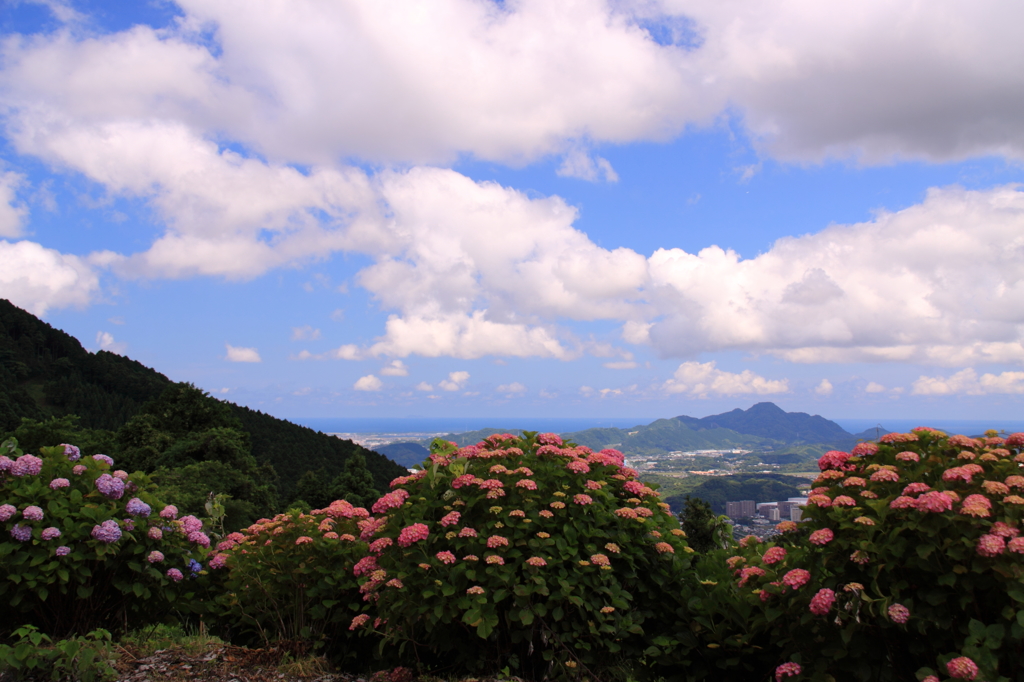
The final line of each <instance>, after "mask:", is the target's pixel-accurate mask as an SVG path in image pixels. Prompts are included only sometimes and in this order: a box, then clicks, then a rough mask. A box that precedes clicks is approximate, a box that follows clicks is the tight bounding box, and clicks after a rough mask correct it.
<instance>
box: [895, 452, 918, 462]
mask: <svg viewBox="0 0 1024 682" xmlns="http://www.w3.org/2000/svg"><path fill="white" fill-rule="evenodd" d="M896 459H897V460H898V461H900V462H920V461H921V458H920V457H919V456H918V454H917V453H916V452H911V451H910V450H904V451H903V452H899V453H897V454H896Z"/></svg>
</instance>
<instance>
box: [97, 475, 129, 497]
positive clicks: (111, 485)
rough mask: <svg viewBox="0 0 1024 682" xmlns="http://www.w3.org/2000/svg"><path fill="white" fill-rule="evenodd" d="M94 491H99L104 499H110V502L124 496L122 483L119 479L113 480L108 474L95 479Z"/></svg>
mask: <svg viewBox="0 0 1024 682" xmlns="http://www.w3.org/2000/svg"><path fill="white" fill-rule="evenodd" d="M96 489H97V490H99V491H100V494H102V495H103V496H104V497H107V498H110V499H111V500H119V499H121V497H122V496H123V495H124V481H122V480H121V479H119V478H114V477H113V476H111V475H110V474H101V475H100V477H99V478H97V479H96Z"/></svg>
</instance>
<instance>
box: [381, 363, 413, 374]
mask: <svg viewBox="0 0 1024 682" xmlns="http://www.w3.org/2000/svg"><path fill="white" fill-rule="evenodd" d="M380 373H381V374H383V375H384V376H387V377H405V376H409V368H408V367H406V366H405V363H404V362H402V361H401V360H392V361H391V362H389V363H388V364H386V365H385V366H384V367H383V368H382V369H381V370H380Z"/></svg>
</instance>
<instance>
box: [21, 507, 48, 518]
mask: <svg viewBox="0 0 1024 682" xmlns="http://www.w3.org/2000/svg"><path fill="white" fill-rule="evenodd" d="M21 515H22V516H23V517H24V518H26V519H28V520H29V521H42V520H43V510H42V509H41V508H39V507H37V506H35V505H32V506H31V507H25V511H23V512H21Z"/></svg>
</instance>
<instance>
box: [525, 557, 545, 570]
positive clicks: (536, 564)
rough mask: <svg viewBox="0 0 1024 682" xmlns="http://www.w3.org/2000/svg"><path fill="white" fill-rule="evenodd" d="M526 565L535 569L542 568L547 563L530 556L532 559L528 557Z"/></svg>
mask: <svg viewBox="0 0 1024 682" xmlns="http://www.w3.org/2000/svg"><path fill="white" fill-rule="evenodd" d="M526 563H527V564H528V565H530V566H534V567H536V568H543V567H544V566H547V565H548V562H546V561H544V560H543V559H541V558H540V557H539V556H532V557H530V558H529V559H527V560H526Z"/></svg>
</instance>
